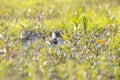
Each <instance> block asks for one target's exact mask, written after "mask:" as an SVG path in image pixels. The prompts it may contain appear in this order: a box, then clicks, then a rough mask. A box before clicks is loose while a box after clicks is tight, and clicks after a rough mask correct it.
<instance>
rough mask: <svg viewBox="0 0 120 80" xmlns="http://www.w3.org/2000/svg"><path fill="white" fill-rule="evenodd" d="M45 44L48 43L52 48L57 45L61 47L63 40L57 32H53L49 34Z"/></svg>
mask: <svg viewBox="0 0 120 80" xmlns="http://www.w3.org/2000/svg"><path fill="white" fill-rule="evenodd" d="M45 43H48V44H49V45H51V46H52V47H56V46H58V45H63V44H64V40H63V39H62V36H61V34H60V32H59V31H54V32H52V33H51V34H50V37H49V38H48V39H47V41H46V42H45Z"/></svg>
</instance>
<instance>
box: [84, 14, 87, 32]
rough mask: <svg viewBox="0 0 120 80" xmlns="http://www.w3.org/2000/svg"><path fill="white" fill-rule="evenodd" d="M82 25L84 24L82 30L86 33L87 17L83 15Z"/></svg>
mask: <svg viewBox="0 0 120 80" xmlns="http://www.w3.org/2000/svg"><path fill="white" fill-rule="evenodd" d="M83 25H84V32H85V34H87V18H86V17H85V16H84V17H83Z"/></svg>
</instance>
